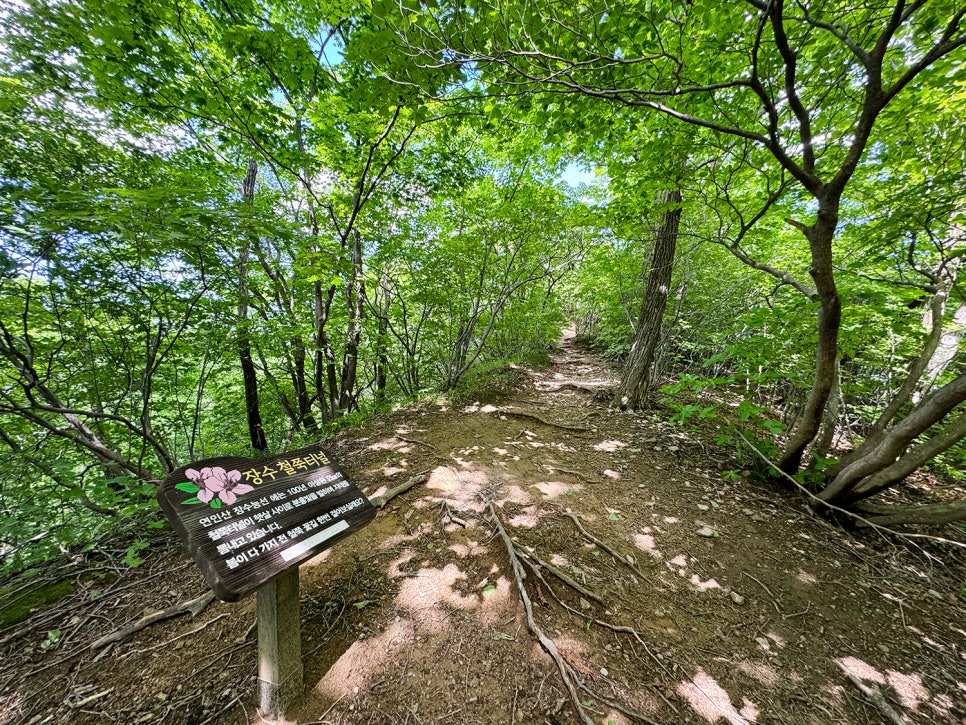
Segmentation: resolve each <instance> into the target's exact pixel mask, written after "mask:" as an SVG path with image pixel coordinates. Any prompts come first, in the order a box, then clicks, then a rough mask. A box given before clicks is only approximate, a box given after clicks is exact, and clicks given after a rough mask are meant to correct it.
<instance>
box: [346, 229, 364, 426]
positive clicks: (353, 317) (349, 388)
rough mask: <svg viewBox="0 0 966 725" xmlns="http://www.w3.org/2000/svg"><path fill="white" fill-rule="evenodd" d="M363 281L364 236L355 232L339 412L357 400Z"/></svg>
mask: <svg viewBox="0 0 966 725" xmlns="http://www.w3.org/2000/svg"><path fill="white" fill-rule="evenodd" d="M365 293H366V290H365V287H364V286H363V279H362V235H361V234H359V232H358V231H355V230H354V231H353V240H352V278H351V279H350V281H349V285H348V286H347V287H346V312H347V314H348V318H349V319H348V322H347V323H346V333H345V348H344V349H343V351H342V388H341V390H340V391H339V410H340V411H348V410H349V409H350V408H351V407H352V405H353V403H354V400H355V395H354V394H355V389H356V377H357V375H358V372H359V338H360V336H361V334H362V311H363V303H364V302H365Z"/></svg>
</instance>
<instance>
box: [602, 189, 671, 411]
mask: <svg viewBox="0 0 966 725" xmlns="http://www.w3.org/2000/svg"><path fill="white" fill-rule="evenodd" d="M664 203H665V204H667V205H669V206H670V208H668V209H667V210H665V212H664V213H663V214H662V215H661V224H660V226H659V227H658V230H657V239H656V240H655V243H654V254H653V256H652V258H651V269H650V272H649V273H648V276H647V286H646V288H645V290H644V302H643V303H642V304H641V314H640V315H639V317H638V319H637V329H636V330H635V332H634V342H633V343H632V344H631V351H630V354H629V356H628V358H627V363H626V364H625V366H624V372H623V374H622V375H621V381H620V385H618V387H617V394H616V396H615V401H614V402H615V404H616V405H617V406H618V407H620V409H621V410H628V409H631V410H633V409H637V408H640V407H641V406H642V405H644V402H645V401H646V399H647V389H648V386H649V384H650V377H651V362H652V361H653V360H654V350H655V348H656V347H657V342H658V340H659V339H660V336H661V322H662V320H663V319H664V309H665V308H666V307H667V298H668V290H670V288H671V272H672V271H673V270H674V253H675V250H676V248H677V242H678V228H679V227H680V224H681V192H680V191H677V190H676V191H668V192H665V194H664Z"/></svg>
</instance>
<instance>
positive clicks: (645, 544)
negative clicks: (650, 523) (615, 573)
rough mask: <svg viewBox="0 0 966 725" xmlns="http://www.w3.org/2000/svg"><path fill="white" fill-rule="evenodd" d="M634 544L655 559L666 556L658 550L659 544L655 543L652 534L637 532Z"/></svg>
mask: <svg viewBox="0 0 966 725" xmlns="http://www.w3.org/2000/svg"><path fill="white" fill-rule="evenodd" d="M634 545H635V546H636V547H637V548H638V549H640V550H641V551H646V552H647V553H648V554H650V555H651V556H653V557H654V558H655V559H663V558H664V554H662V553H661V552H660V551H658V548H657V546H656V545H655V544H654V537H653V536H651V535H650V534H635V535H634Z"/></svg>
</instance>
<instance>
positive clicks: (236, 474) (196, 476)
mask: <svg viewBox="0 0 966 725" xmlns="http://www.w3.org/2000/svg"><path fill="white" fill-rule="evenodd" d="M184 475H185V476H187V478H188V480H189V481H191V482H192V483H194V484H195V485H196V486H198V492H197V493H196V494H195V495H196V496H197V497H198V500H199V501H201V502H202V503H210V502H211V500H212V499H213V498H214V497H215V494H218V498H219V499H221V501H222V503H226V504H233V503H235V501H236V500H237V499H238V496H239V495H240V494H243V493H248V492H249V491H254V490H255V489H254V488H252V487H251V486H249V485H248V484H247V483H242V482H241V472H240V471H237V470H236V471H226V470H225V469H224V468H222V467H221V466H211V467H210V468H202V469H201V470H200V471H196V470H195V469H193V468H189V469H187V470H186V471H185V472H184Z"/></svg>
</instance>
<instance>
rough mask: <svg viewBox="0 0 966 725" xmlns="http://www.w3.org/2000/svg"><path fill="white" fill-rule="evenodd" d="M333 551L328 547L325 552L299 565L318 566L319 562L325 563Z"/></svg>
mask: <svg viewBox="0 0 966 725" xmlns="http://www.w3.org/2000/svg"><path fill="white" fill-rule="evenodd" d="M331 553H332V549H326V550H325V551H323V552H320V553H319V554H317V555H315V556H313V557H312V558H311V559H309V560H308V561H306V562H303V563H302V564H300V565H299V566H318V565H319V564H324V563H325V560H326V559H328V558H329V554H331Z"/></svg>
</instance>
